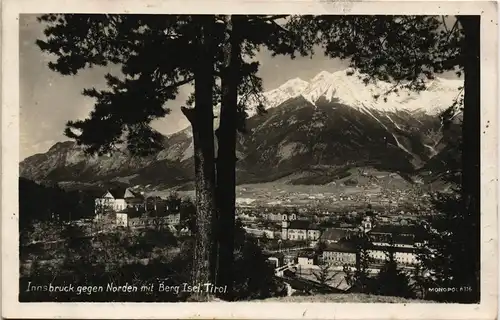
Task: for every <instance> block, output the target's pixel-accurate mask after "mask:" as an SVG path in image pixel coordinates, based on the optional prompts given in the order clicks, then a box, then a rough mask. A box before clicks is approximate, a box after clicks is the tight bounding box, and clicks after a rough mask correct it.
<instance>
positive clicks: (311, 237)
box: [281, 213, 321, 241]
mask: <svg viewBox="0 0 500 320" xmlns="http://www.w3.org/2000/svg"><path fill="white" fill-rule="evenodd" d="M282 218H283V221H282V225H281V239H282V240H305V241H316V240H318V239H319V238H320V236H321V230H320V228H319V227H318V226H317V225H315V224H313V223H311V222H310V221H306V220H297V215H296V214H295V213H292V214H289V213H284V214H283V215H282Z"/></svg>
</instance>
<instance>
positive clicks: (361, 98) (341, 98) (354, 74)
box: [215, 68, 463, 117]
mask: <svg viewBox="0 0 500 320" xmlns="http://www.w3.org/2000/svg"><path fill="white" fill-rule="evenodd" d="M366 77H367V75H364V74H361V73H360V72H359V71H358V70H353V69H351V68H348V69H345V70H340V71H337V72H333V73H330V72H328V71H321V72H319V73H318V74H317V75H316V76H314V77H313V78H312V79H311V80H310V81H309V82H308V81H304V80H302V79H300V78H293V79H290V80H288V81H286V82H285V83H283V84H282V85H281V86H279V87H278V88H276V89H273V90H269V91H266V92H264V93H263V94H262V95H260V96H259V97H256V96H251V97H249V98H248V99H249V100H248V101H247V106H248V109H247V113H248V116H249V117H252V116H254V115H255V114H256V110H257V108H256V107H257V105H258V104H261V103H262V104H263V106H264V107H265V108H266V109H270V108H274V107H277V106H279V105H280V104H282V103H283V102H285V101H287V100H289V99H292V98H295V97H298V96H300V95H301V96H302V97H304V98H305V99H306V100H308V101H309V102H311V104H312V105H317V103H318V102H320V101H321V100H324V101H326V102H336V103H341V104H344V105H348V106H350V107H353V108H356V109H358V110H361V111H363V112H365V113H369V112H370V110H376V111H389V112H390V111H396V110H405V111H408V112H419V111H423V112H425V113H427V114H438V113H440V112H442V111H443V110H445V109H446V108H448V107H450V106H451V105H452V104H453V102H454V101H455V100H456V99H457V97H458V95H459V94H460V90H459V88H460V87H462V86H463V80H459V79H457V80H453V79H444V78H439V77H436V78H435V79H434V80H430V81H428V82H427V89H426V90H424V91H421V92H414V91H410V90H408V89H399V91H398V92H392V93H389V94H388V92H389V91H390V90H391V89H393V88H394V84H393V83H389V82H384V81H377V82H376V83H372V82H370V83H368V84H365V83H364V81H363V79H364V78H366ZM215 112H216V113H218V108H216V111H215Z"/></svg>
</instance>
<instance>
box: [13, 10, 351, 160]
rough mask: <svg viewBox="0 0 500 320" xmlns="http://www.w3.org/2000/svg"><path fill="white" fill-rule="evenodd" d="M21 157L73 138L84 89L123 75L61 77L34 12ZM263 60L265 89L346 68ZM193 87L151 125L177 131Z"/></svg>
mask: <svg viewBox="0 0 500 320" xmlns="http://www.w3.org/2000/svg"><path fill="white" fill-rule="evenodd" d="M19 21H20V38H19V44H20V48H19V55H20V87H19V90H20V159H21V160H22V159H24V158H26V157H28V156H30V155H33V154H36V153H43V152H46V151H47V150H48V149H49V148H50V147H51V146H52V145H54V144H55V143H56V142H59V141H66V140H69V139H68V138H67V137H65V136H64V135H63V130H64V128H65V124H66V122H67V121H68V120H76V119H84V118H86V117H87V115H88V113H89V112H90V111H91V110H92V109H93V104H94V100H93V99H90V98H87V97H84V96H83V95H82V94H81V92H82V90H83V89H84V88H91V87H96V88H98V89H99V88H101V89H104V88H105V81H104V77H103V76H104V74H106V73H111V74H115V75H119V74H120V70H119V68H118V67H117V66H113V67H106V68H102V67H100V68H92V69H87V70H83V71H81V72H79V73H78V74H77V75H76V76H62V75H60V74H58V73H57V72H54V71H51V70H50V69H49V68H48V66H47V64H48V62H49V61H51V60H53V59H54V57H51V56H49V55H47V54H45V53H42V52H41V50H40V49H39V48H38V46H37V45H36V44H35V41H36V40H37V39H44V35H43V25H42V24H40V23H38V22H37V21H36V15H21V17H20V19H19ZM255 59H256V60H258V61H259V62H260V65H261V66H260V71H259V76H261V77H262V79H263V84H264V89H265V90H266V91H267V90H271V89H274V88H276V87H278V86H280V85H281V84H283V83H284V82H286V81H287V80H289V79H292V78H296V77H299V78H301V79H303V80H306V81H309V80H310V79H311V78H313V77H314V76H315V75H316V74H318V73H319V72H320V71H323V70H326V71H329V72H335V71H338V70H342V69H345V68H346V67H347V62H345V61H340V60H338V59H330V58H327V57H325V56H324V55H323V54H316V55H314V56H313V57H312V58H310V57H297V58H296V59H295V60H291V59H290V58H289V57H283V56H279V57H272V56H271V54H270V53H269V52H268V51H267V50H262V51H260V52H259V53H258V55H257V56H256V58H255ZM189 92H190V89H189V87H186V88H183V89H181V90H180V92H179V96H178V97H177V99H176V100H175V101H172V102H169V103H168V104H167V106H168V107H169V108H170V109H171V113H170V114H169V115H167V116H166V117H165V118H163V119H161V120H156V121H155V122H154V123H153V127H154V128H155V129H157V130H159V131H160V132H162V133H164V134H170V133H174V132H177V131H179V130H181V129H183V128H185V127H187V126H188V122H187V120H186V119H185V117H184V115H183V114H182V113H181V111H180V106H181V105H182V104H183V103H184V102H185V101H186V98H187V95H188V94H189Z"/></svg>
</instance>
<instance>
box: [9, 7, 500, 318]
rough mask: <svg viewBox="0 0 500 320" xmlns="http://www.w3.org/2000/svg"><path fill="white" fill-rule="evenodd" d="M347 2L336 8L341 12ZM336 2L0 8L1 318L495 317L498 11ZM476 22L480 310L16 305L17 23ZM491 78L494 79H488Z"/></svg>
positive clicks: (316, 305)
mask: <svg viewBox="0 0 500 320" xmlns="http://www.w3.org/2000/svg"><path fill="white" fill-rule="evenodd" d="M346 2H349V1H348V0H342V3H346ZM349 3H351V4H352V6H338V5H337V4H338V3H336V2H335V1H334V0H325V1H321V2H320V1H299V0H287V1H280V0H274V1H272V0H265V1H264V0H260V1H259V0H254V1H236V0H233V1H230V0H229V1H228V0H226V1H213V0H205V1H203V0H201V1H200V0H196V1H192V0H182V1H178V0H171V1H156V0H155V1H151V0H150V1H134V0H126V1H118V0H108V1H105V0H98V1H96V0H91V1H89V0H87V1H74V0H45V1H39V0H4V1H3V3H2V71H3V72H2V98H3V100H2V117H1V119H2V141H1V148H2V172H1V177H2V187H1V190H2V285H3V286H2V311H3V312H2V316H3V317H8V318H51V317H58V318H82V319H83V318H85V319H91V318H110V319H119V318H126V319H128V318H130V319H134V318H138V319H139V318H151V319H152V318H155V319H156V318H220V319H250V318H252V319H257V318H259V319H260V318H266V319H286V318H294V319H295V318H303V319H330V318H339V319H383V318H391V319H493V318H495V317H496V310H497V279H498V276H497V262H498V250H497V239H498V238H497V226H498V224H497V184H496V183H497V173H498V170H497V163H498V161H497V160H498V159H497V134H498V126H497V119H498V115H497V91H498V82H497V75H496V72H495V71H496V70H498V68H497V67H498V62H497V61H498V60H497V52H498V51H497V50H498V48H497V47H498V44H497V43H498V42H497V41H498V40H497V39H498V26H497V21H498V19H497V10H498V9H497V7H498V6H497V5H496V3H495V2H480V1H477V2H472V1H455V2H451V1H385V2H381V1H363V2H354V1H352V2H349ZM50 12H60V13H63V12H64V13H77V12H80V13H99V12H108V13H151V14H153V13H176V14H180V13H186V14H196V13H218V14H226V13H246V14H262V13H300V14H329V13H331V14H344V13H345V14H449V15H456V14H480V15H481V16H482V18H481V101H482V105H481V132H482V136H481V210H482V211H481V303H480V304H477V305H458V304H437V303H436V304H379V303H366V304H355V303H338V304H334V303H284V302H283V303H279V302H278V303H274V302H273V303H271V302H265V303H259V302H248V303H245V302H237V303H227V302H220V303H219V302H217V303H216V302H212V303H19V302H18V290H19V280H18V279H19V247H18V246H19V244H18V218H17V212H18V200H17V199H18V175H19V19H18V16H19V14H20V13H50ZM494 70H495V71H494Z"/></svg>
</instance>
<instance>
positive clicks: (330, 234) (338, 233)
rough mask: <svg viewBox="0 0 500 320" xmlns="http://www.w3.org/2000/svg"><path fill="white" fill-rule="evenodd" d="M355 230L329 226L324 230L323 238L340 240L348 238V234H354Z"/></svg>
mask: <svg viewBox="0 0 500 320" xmlns="http://www.w3.org/2000/svg"><path fill="white" fill-rule="evenodd" d="M354 233H355V231H352V230H349V229H342V228H328V229H326V230H325V231H323V234H322V235H321V240H330V241H339V240H341V239H344V238H346V237H347V236H348V235H351V234H354Z"/></svg>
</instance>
